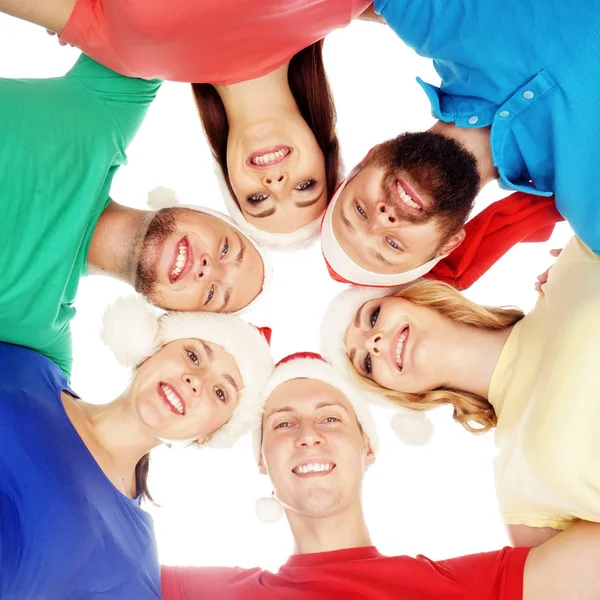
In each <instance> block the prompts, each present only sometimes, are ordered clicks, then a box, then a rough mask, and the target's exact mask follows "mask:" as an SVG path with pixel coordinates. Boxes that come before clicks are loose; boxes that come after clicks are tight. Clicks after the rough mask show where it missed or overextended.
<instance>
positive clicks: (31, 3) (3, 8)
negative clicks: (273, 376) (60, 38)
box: [0, 0, 77, 33]
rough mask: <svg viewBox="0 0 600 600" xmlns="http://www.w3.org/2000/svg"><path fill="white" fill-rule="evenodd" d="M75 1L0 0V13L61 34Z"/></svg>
mask: <svg viewBox="0 0 600 600" xmlns="http://www.w3.org/2000/svg"><path fill="white" fill-rule="evenodd" d="M76 1H77V0H0V12H3V13H6V14H8V15H12V16H13V17H17V18H18V19H23V20H24V21H29V22H30V23H35V24H36V25H41V26H42V27H45V28H46V29H50V30H51V31H55V32H56V33H62V31H63V29H64V28H65V25H66V24H67V21H68V20H69V17H70V16H71V13H72V12H73V8H75V2H76Z"/></svg>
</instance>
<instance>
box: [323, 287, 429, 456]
mask: <svg viewBox="0 0 600 600" xmlns="http://www.w3.org/2000/svg"><path fill="white" fill-rule="evenodd" d="M414 283H416V282H411V283H410V284H407V285H405V286H398V287H396V288H392V289H389V288H386V289H381V288H368V287H354V288H349V289H347V290H344V291H343V292H340V293H339V294H338V295H337V296H336V297H335V298H334V299H333V300H332V301H331V302H330V304H329V306H328V307H327V310H326V311H325V316H324V317H323V321H322V323H321V332H320V338H321V354H322V355H323V357H324V358H325V359H327V360H328V361H329V362H330V363H331V365H332V366H333V367H335V368H336V369H338V370H339V371H341V372H342V373H344V375H346V376H347V377H349V378H352V379H353V378H354V377H356V374H355V373H353V372H352V370H353V368H352V365H351V364H350V361H349V360H348V357H347V355H346V346H345V344H344V338H345V337H346V330H347V329H348V326H349V325H350V323H352V321H353V320H354V317H355V315H356V312H357V311H358V309H359V308H360V307H361V306H362V305H363V304H364V303H365V302H368V301H369V300H373V299H374V298H383V297H384V296H392V295H393V294H395V293H397V292H399V291H400V290H401V289H403V288H405V287H409V286H410V285H412V284H414ZM369 394H370V395H369V396H368V398H369V399H370V401H371V402H374V403H375V404H377V405H379V406H382V407H384V408H393V409H395V410H396V414H395V415H394V416H393V417H392V429H393V430H394V432H395V433H396V435H397V436H398V438H399V439H400V440H402V441H403V442H404V443H405V444H409V445H413V446H420V445H424V444H427V443H428V442H429V440H430V439H431V436H432V435H433V424H432V423H431V421H430V419H429V417H428V416H427V415H426V414H425V413H424V412H423V411H416V410H410V409H407V408H400V407H398V406H397V405H395V404H393V403H392V402H391V401H390V400H388V399H387V398H386V397H385V395H384V393H383V392H382V393H381V394H377V393H375V392H369Z"/></svg>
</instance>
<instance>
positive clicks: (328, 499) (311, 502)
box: [297, 490, 342, 519]
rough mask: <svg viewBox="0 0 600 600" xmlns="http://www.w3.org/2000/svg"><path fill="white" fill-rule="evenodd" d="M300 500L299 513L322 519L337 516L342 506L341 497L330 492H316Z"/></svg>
mask: <svg viewBox="0 0 600 600" xmlns="http://www.w3.org/2000/svg"><path fill="white" fill-rule="evenodd" d="M299 500H300V501H299V502H298V504H299V509H298V511H297V512H298V513H300V514H301V515H304V516H306V517H313V518H320V519H323V518H326V517H331V516H333V515H335V514H337V513H338V512H339V511H340V509H341V506H342V498H341V495H340V494H339V493H335V492H331V491H329V490H315V491H314V492H312V493H311V494H310V495H308V496H305V497H304V498H301V499H299Z"/></svg>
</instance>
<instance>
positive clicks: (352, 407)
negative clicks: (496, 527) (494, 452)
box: [0, 0, 600, 600]
mask: <svg viewBox="0 0 600 600" xmlns="http://www.w3.org/2000/svg"><path fill="white" fill-rule="evenodd" d="M0 11H2V12H4V13H7V14H9V15H12V16H14V17H17V18H21V19H24V20H27V21H31V22H33V23H36V24H38V25H40V26H42V27H44V28H46V29H47V30H49V32H51V33H55V34H58V35H59V40H60V42H61V43H63V44H71V45H74V46H76V47H77V48H80V49H81V51H82V53H81V55H80V57H79V58H78V60H77V61H76V63H75V64H74V65H73V67H72V68H71V69H70V70H69V71H68V72H67V73H66V74H65V75H64V76H62V77H57V78H50V79H0V106H1V109H2V110H1V111H0V139H1V140H2V142H1V143H0V182H1V184H2V185H1V189H2V192H1V194H2V200H1V201H0V232H1V233H2V237H3V244H2V249H1V251H0V266H1V270H2V277H1V284H0V539H1V541H2V546H1V549H0V598H2V599H4V598H6V599H7V600H12V599H19V600H27V599H31V600H33V599H38V598H45V599H49V600H51V599H57V600H58V599H67V598H69V599H73V600H74V599H79V598H81V599H84V598H85V599H87V598H111V599H119V598H123V599H124V598H127V599H140V600H143V599H146V598H148V599H151V598H164V599H165V600H177V599H188V600H196V599H200V598H244V599H252V598H256V599H263V598H264V599H268V598H284V599H288V598H289V599H294V598H308V599H310V598H314V599H318V598H323V599H325V598H327V599H330V598H348V599H350V598H373V599H378V598H381V599H383V598H398V597H406V598H415V599H420V598H423V599H425V598H490V599H492V598H497V599H507V600H508V599H517V598H523V599H525V600H534V599H538V598H539V599H542V598H543V599H544V600H552V599H557V600H558V599H566V598H577V599H578V600H585V599H587V598H589V599H592V598H598V597H599V596H600V572H599V571H598V569H597V566H596V565H597V564H598V561H599V560H600V478H599V475H598V473H599V471H598V464H599V461H600V441H599V439H600V438H599V437H598V435H597V432H596V429H597V427H596V424H597V423H598V422H599V421H600V402H598V400H600V398H599V391H598V386H597V385H596V383H597V378H596V372H597V367H596V362H597V358H596V356H597V352H596V351H597V350H598V344H599V342H598V340H600V317H599V315H600V310H598V309H599V308H600V304H599V303H600V260H599V258H598V253H599V252H600V208H599V207H598V203H597V202H596V201H595V199H594V188H595V186H594V184H595V168H594V165H593V161H591V160H589V158H588V157H590V156H591V157H593V156H595V153H594V151H595V150H596V149H597V148H596V147H597V145H598V142H597V141H596V136H595V132H596V129H597V127H596V126H595V125H596V123H595V121H596V120H597V119H598V117H597V116H596V114H597V110H596V107H597V105H598V103H599V101H600V91H599V90H600V86H598V84H597V74H598V72H599V69H598V63H597V60H596V58H595V57H596V55H597V50H598V47H599V46H600V36H599V35H598V31H599V30H600V11H599V10H598V7H597V3H596V2H595V1H594V0H585V1H583V2H580V3H578V5H577V8H573V7H572V6H570V5H567V3H564V2H559V1H557V0H545V1H544V2H542V1H541V0H531V1H530V2H517V1H513V0H511V1H510V2H509V4H508V5H507V4H506V3H504V4H503V5H502V6H499V5H497V4H494V3H482V2H477V1H475V0H459V1H456V2H453V3H447V2H444V1H443V0H376V1H375V3H374V4H373V3H371V2H370V1H369V0H310V1H309V0H306V1H304V0H300V1H298V0H262V1H261V2H256V1H253V2H251V1H249V0H221V1H219V2H193V1H191V0H171V1H170V2H163V1H162V0H157V1H155V2H151V3H148V2H143V1H139V0H133V1H125V0H29V1H26V2H23V0H0ZM355 18H362V19H367V20H371V21H375V22H378V23H379V25H378V26H380V27H390V28H391V29H392V30H393V31H394V32H395V33H396V34H397V35H398V36H399V37H400V38H401V39H402V40H403V41H404V42H405V43H406V44H407V45H408V46H410V47H411V48H413V49H414V50H415V51H416V52H417V53H419V54H421V55H422V56H425V57H427V58H431V59H432V60H433V61H434V66H435V68H436V70H437V72H438V74H439V75H440V78H441V85H440V86H439V87H436V86H434V85H431V84H429V83H426V82H424V81H422V80H421V79H418V82H419V84H420V85H421V86H422V88H423V90H424V91H425V93H426V95H427V98H428V100H429V102H430V103H431V109H432V113H433V115H434V117H436V119H437V120H436V123H435V124H434V126H433V127H432V128H431V129H429V130H428V131H423V132H411V133H400V135H396V137H391V139H389V140H386V141H382V142H381V143H379V144H377V145H376V146H375V147H373V148H371V149H365V156H364V158H363V160H362V161H361V162H360V164H358V165H356V166H354V168H352V169H350V170H349V172H348V173H346V172H344V170H343V167H342V162H341V149H340V144H339V141H338V137H337V134H336V110H335V105H334V101H333V96H332V93H331V90H330V87H329V83H328V80H327V74H326V71H325V68H324V65H323V57H322V50H323V43H324V38H325V37H326V35H327V34H328V33H330V32H331V31H333V30H335V29H337V28H340V27H344V26H346V25H347V24H348V23H350V21H352V20H353V19H355ZM163 80H169V81H183V82H187V83H190V84H191V92H192V93H193V97H194V99H195V103H196V105H197V108H198V114H199V117H200V119H201V122H202V126H203V129H204V131H205V133H206V138H207V141H208V144H209V146H210V148H211V151H212V154H213V156H214V159H215V163H216V171H217V174H218V177H219V178H220V182H221V191H222V195H223V198H224V205H225V208H226V210H227V213H228V214H222V213H219V212H217V211H214V210H211V209H208V208H205V207H202V206H200V205H181V204H179V203H178V201H177V199H176V197H175V195H174V194H172V193H170V192H169V191H168V190H164V189H158V190H156V191H155V192H153V193H152V194H150V196H149V200H148V207H147V210H137V209H133V208H130V207H127V206H123V205H120V204H118V203H116V202H115V201H113V200H112V198H111V196H110V187H111V182H112V179H113V177H114V175H115V173H116V172H117V170H118V169H119V168H120V167H121V166H122V165H123V164H124V163H125V162H126V151H127V147H128V145H129V144H130V142H131V141H132V139H133V138H134V137H135V135H136V133H137V131H138V129H139V128H140V127H141V126H143V120H144V116H145V113H146V111H147V109H148V107H149V106H150V104H151V103H152V101H153V100H154V98H155V96H156V94H157V92H158V90H159V88H160V87H161V85H162V82H163ZM401 109H402V107H399V110H401ZM599 124H600V123H599ZM390 133H391V134H394V135H395V134H397V133H398V132H390ZM493 180H497V181H498V182H499V183H500V184H501V186H503V187H505V188H507V189H509V190H512V192H513V193H512V194H511V195H509V196H507V197H506V198H503V199H501V200H499V201H497V202H495V203H493V204H491V205H490V206H489V207H488V208H486V209H484V210H483V211H481V212H479V213H478V214H477V215H476V216H475V217H472V218H470V219H469V216H470V214H471V211H472V209H473V207H474V203H475V200H476V198H477V195H478V194H479V192H480V190H481V189H482V187H483V186H484V185H485V184H486V183H488V182H490V181H493ZM594 215H596V217H594ZM563 219H564V220H566V221H567V222H568V223H569V225H570V226H571V228H572V229H573V232H574V235H573V238H572V239H571V240H570V241H569V243H568V244H567V245H566V247H565V248H564V249H563V250H562V251H561V253H560V255H559V256H558V259H557V261H556V263H555V264H554V265H553V266H552V267H551V268H550V270H549V271H548V273H547V274H546V275H544V277H543V278H542V280H541V282H540V295H539V299H538V302H537V304H536V306H535V308H534V309H533V310H532V311H531V312H530V313H529V314H527V315H524V314H523V312H522V311H520V310H518V309H516V308H506V307H490V306H481V305H479V304H476V303H474V302H472V301H470V300H469V299H467V298H466V297H465V296H464V295H463V294H462V293H461V292H462V291H464V290H465V289H467V288H468V287H469V286H470V285H471V284H472V283H474V282H475V281H476V280H477V279H478V278H479V277H481V275H483V274H484V273H485V272H486V271H487V270H488V269H489V268H490V267H491V266H492V265H493V264H494V263H495V262H496V261H497V260H498V259H499V258H500V257H501V256H502V255H503V254H504V253H505V252H506V251H507V250H508V249H510V248H511V247H513V246H514V245H516V244H517V243H520V242H526V241H530V242H531V241H542V240H547V239H548V237H549V235H550V234H551V233H552V230H553V227H554V225H555V223H556V222H558V221H561V220H563ZM315 242H317V243H320V244H321V249H322V253H323V258H324V261H323V268H324V269H328V271H329V273H330V275H331V277H332V278H333V279H335V280H336V281H339V282H341V283H344V284H347V289H344V290H343V291H342V292H341V293H340V294H339V296H338V297H336V298H335V299H334V300H333V302H332V303H331V305H330V306H329V308H328V310H327V312H326V314H325V318H324V320H323V324H322V328H321V341H322V343H321V348H320V351H319V353H318V354H317V353H312V352H298V353H297V354H292V355H290V356H287V357H285V358H283V359H281V360H279V361H278V362H277V364H275V361H274V359H273V357H272V355H271V351H270V348H269V341H270V330H269V329H268V328H258V327H255V326H254V325H252V324H250V323H248V322H247V321H246V320H244V319H243V318H242V317H240V316H239V315H238V314H236V313H240V312H243V311H244V310H247V309H248V308H249V307H250V306H252V305H253V303H255V302H257V301H260V299H261V298H262V297H263V296H264V295H266V294H268V288H269V283H270V279H271V276H272V274H271V267H270V262H269V253H270V252H273V251H284V250H295V249H301V248H305V247H308V246H309V245H310V244H312V243H315ZM88 274H104V275H109V276H112V277H115V278H117V279H119V280H121V281H123V282H125V283H127V284H130V285H131V286H132V287H133V288H134V289H135V291H136V292H137V295H132V296H131V297H127V298H121V299H118V300H117V301H115V302H114V304H113V305H112V306H110V307H109V308H108V309H107V311H106V314H105V315H104V318H103V328H102V332H101V338H102V339H103V341H104V342H105V343H106V344H107V345H108V346H109V347H110V348H111V350H112V351H113V352H114V355H115V357H116V359H117V360H118V361H119V362H120V363H121V364H123V365H125V366H127V367H128V368H129V369H130V370H131V381H130V383H129V385H128V386H127V388H126V389H125V390H124V391H123V392H122V393H121V394H120V395H119V397H118V398H117V399H115V400H114V401H113V402H110V403H108V404H104V405H96V404H92V403H89V402H86V400H85V398H81V397H79V396H78V395H77V393H76V391H74V390H73V389H72V388H71V384H70V376H71V369H72V362H73V352H72V343H71V331H70V322H71V320H72V319H73V317H74V315H75V308H74V306H75V304H76V296H77V290H78V285H79V281H80V279H81V278H82V277H84V276H86V275H88ZM381 402H384V403H387V404H391V405H393V406H396V407H397V408H398V411H399V412H400V413H401V414H400V416H401V419H404V421H402V422H399V423H400V425H399V427H398V431H399V435H403V436H404V437H405V438H406V439H408V440H409V441H412V442H413V443H414V442H416V443H422V442H424V441H426V439H427V437H428V435H430V431H429V430H428V426H429V425H428V422H427V420H426V419H425V411H427V410H429V409H432V408H434V407H436V406H439V405H443V404H448V405H451V406H452V407H453V418H454V420H455V421H457V422H458V423H459V424H460V425H462V426H463V427H465V428H466V429H467V430H469V431H471V432H473V433H480V432H485V431H489V430H491V429H494V430H495V441H496V445H497V446H498V449H499V454H498V457H497V459H496V460H495V462H494V471H495V479H496V490H497V495H498V501H499V507H500V511H501V514H502V518H503V521H504V522H505V523H506V525H507V528H508V533H509V537H510V539H511V543H512V546H511V547H506V548H504V549H501V550H498V551H496V552H486V553H482V554H477V555H470V556H464V557H459V558H453V559H448V560H445V561H437V562H435V561H432V560H429V559H427V558H425V557H422V556H419V557H417V558H411V557H407V556H394V557H389V556H384V555H382V554H380V553H379V552H378V551H377V549H376V547H375V546H374V545H373V543H372V541H371V538H370V536H369V532H368V529H367V527H366V524H365V520H364V516H363V509H362V494H361V492H362V483H363V476H364V473H365V472H366V470H367V469H368V467H369V465H370V464H372V462H373V461H374V459H375V456H376V454H377V451H378V442H377V431H376V428H375V424H374V421H373V418H372V416H371V413H370V406H371V405H372V404H377V403H381ZM246 434H248V435H252V436H253V444H254V451H255V458H256V463H257V465H258V469H259V470H260V472H261V473H263V474H265V475H268V477H269V478H270V480H271V483H272V487H273V496H272V497H271V498H265V499H261V500H260V501H259V502H258V503H257V513H258V514H259V516H260V517H261V518H262V519H263V520H267V521H268V520H274V519H276V518H279V517H281V516H282V515H283V514H285V517H286V518H287V520H288V522H289V525H290V528H291V530H292V534H293V536H294V541H295V553H294V554H293V555H292V556H291V557H290V558H289V559H288V560H287V562H286V563H285V564H284V565H283V566H282V567H281V568H280V570H279V571H278V572H276V573H271V572H268V571H263V570H261V569H258V568H255V569H240V568H225V567H186V568H183V567H168V566H163V567H162V568H161V566H160V565H159V564H158V560H157V555H156V547H155V541H154V534H153V529H152V522H151V519H150V517H149V515H148V514H147V513H146V512H145V511H144V510H143V509H142V508H141V506H140V503H141V501H142V500H143V499H145V498H151V495H150V491H149V489H148V485H147V476H148V471H149V455H150V452H151V450H152V449H153V448H155V447H157V446H158V445H160V444H182V445H184V446H187V445H196V446H201V447H203V446H213V447H219V448H227V447H230V446H231V445H232V444H233V443H235V442H236V441H237V440H238V439H239V438H241V437H242V436H244V435H246ZM42 503H43V508H42V507H41V504H42ZM574 574H575V575H574Z"/></svg>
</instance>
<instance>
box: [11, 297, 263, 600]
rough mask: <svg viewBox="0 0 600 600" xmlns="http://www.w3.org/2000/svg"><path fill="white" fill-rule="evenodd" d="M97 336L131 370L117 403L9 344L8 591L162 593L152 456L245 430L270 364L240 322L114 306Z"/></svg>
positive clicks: (138, 305)
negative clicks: (157, 450) (91, 397)
mask: <svg viewBox="0 0 600 600" xmlns="http://www.w3.org/2000/svg"><path fill="white" fill-rule="evenodd" d="M102 337H103V339H104V341H105V342H106V343H107V344H108V345H109V346H110V347H111V349H112V350H113V351H114V353H115V355H116V357H117V359H118V360H119V362H121V363H122V364H124V365H127V366H129V367H131V368H132V378H131V382H130V384H129V385H128V387H127V389H126V390H124V391H123V393H122V394H121V395H120V396H119V397H118V398H117V399H115V400H113V401H112V402H109V403H108V404H103V405H97V404H90V403H88V402H86V401H85V400H84V399H82V398H80V397H79V396H77V394H76V393H75V392H74V391H73V390H72V389H71V387H70V386H69V384H68V382H67V380H66V379H65V376H64V374H63V373H62V371H61V370H60V369H59V367H58V366H56V365H55V364H54V363H53V362H52V361H51V360H50V359H48V358H46V357H45V356H43V355H41V354H39V353H37V352H35V351H33V350H29V349H27V348H24V347H21V346H14V345H11V344H5V343H0V382H1V383H0V532H2V551H1V552H0V597H2V598H19V599H20V600H26V599H33V598H42V597H43V598H67V597H68V598H83V597H85V598H89V597H91V596H94V597H96V596H102V597H107V598H108V597H110V598H113V599H119V598H123V599H125V598H127V599H128V600H129V599H132V598H144V599H145V598H148V599H150V598H156V599H159V598H160V597H161V594H160V574H159V566H158V561H157V556H156V549H155V543H154V534H153V526H152V520H151V518H150V516H149V515H148V514H147V513H145V512H144V511H143V510H141V508H140V501H141V499H143V498H150V499H151V496H150V493H149V491H148V485H147V475H148V467H149V453H150V451H151V450H152V448H154V447H156V446H158V445H159V444H160V443H161V442H162V443H167V444H172V443H180V444H184V445H194V446H214V447H226V446H229V445H231V444H232V443H233V442H234V441H235V440H236V439H237V438H238V437H239V436H240V435H242V434H243V433H245V432H246V431H249V430H250V429H251V428H252V427H253V425H254V423H255V421H256V413H257V412H258V414H260V403H259V397H260V392H261V390H262V387H263V386H264V384H265V382H266V381H267V379H268V377H269V375H270V373H271V370H272V368H273V362H272V359H271V355H270V351H269V346H268V343H267V341H266V340H265V339H264V337H263V335H262V334H261V331H259V330H258V329H256V328H254V327H253V326H252V325H250V324H249V323H246V322H245V321H243V320H241V319H240V318H238V317H233V316H230V315H218V314H216V315H215V314H209V313H191V312H186V313H177V312H171V313H167V314H162V315H159V314H158V312H157V311H155V310H154V309H153V308H152V307H151V306H150V305H148V304H147V303H146V302H145V301H143V300H141V299H140V298H133V299H131V298H129V299H127V298H125V299H120V300H119V301H117V302H116V303H115V304H114V306H113V307H112V308H111V309H109V311H108V313H107V315H106V316H105V322H104V330H103V334H102Z"/></svg>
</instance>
